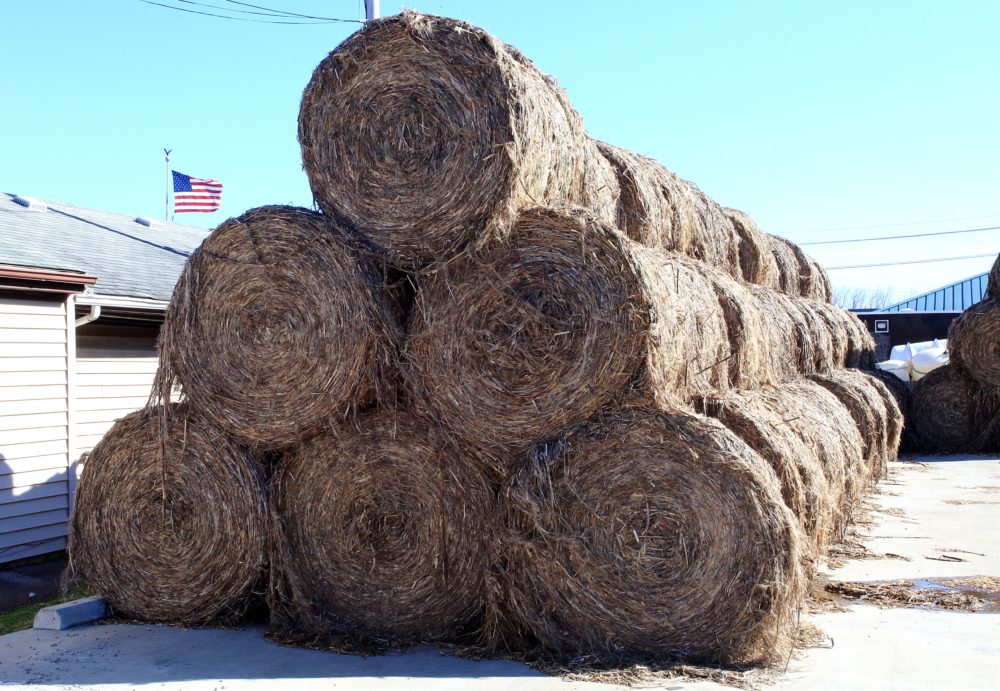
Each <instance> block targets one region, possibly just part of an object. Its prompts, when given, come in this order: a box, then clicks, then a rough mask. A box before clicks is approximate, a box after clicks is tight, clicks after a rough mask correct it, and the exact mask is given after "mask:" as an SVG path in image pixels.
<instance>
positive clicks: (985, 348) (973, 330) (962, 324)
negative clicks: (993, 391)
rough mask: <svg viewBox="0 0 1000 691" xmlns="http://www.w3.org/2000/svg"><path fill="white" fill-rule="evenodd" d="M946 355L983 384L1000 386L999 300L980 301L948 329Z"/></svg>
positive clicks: (959, 316)
mask: <svg viewBox="0 0 1000 691" xmlns="http://www.w3.org/2000/svg"><path fill="white" fill-rule="evenodd" d="M948 355H949V359H950V361H951V362H955V363H957V364H959V365H961V366H962V367H963V368H964V369H965V371H966V372H968V373H969V374H970V375H972V378H973V379H975V380H976V381H977V382H979V383H980V384H981V385H983V386H1000V300H983V301H982V302H979V303H977V304H975V305H973V306H972V307H970V308H969V309H967V310H965V311H964V312H962V313H961V314H960V315H958V318H957V319H956V320H955V321H953V322H952V323H951V326H950V327H949V328H948Z"/></svg>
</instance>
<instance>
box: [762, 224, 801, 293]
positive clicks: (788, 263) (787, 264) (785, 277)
mask: <svg viewBox="0 0 1000 691" xmlns="http://www.w3.org/2000/svg"><path fill="white" fill-rule="evenodd" d="M767 241H768V244H769V245H770V247H771V255H772V256H773V257H774V262H775V265H776V266H777V267H778V290H780V291H781V292H783V293H785V294H786V295H795V296H797V297H798V296H801V295H802V289H801V284H800V282H799V260H798V257H797V256H796V252H795V249H796V248H795V245H794V244H793V243H791V242H789V241H788V240H786V239H785V238H782V237H778V236H777V235H770V234H769V235H768V236H767Z"/></svg>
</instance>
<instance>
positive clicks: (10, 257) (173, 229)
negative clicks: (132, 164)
mask: <svg viewBox="0 0 1000 691" xmlns="http://www.w3.org/2000/svg"><path fill="white" fill-rule="evenodd" d="M14 196H15V195H13V194H8V193H0V264H9V265H14V266H28V267H35V268H41V269H62V270H65V271H82V272H84V273H88V274H91V275H94V276H97V283H96V284H95V285H94V286H93V292H94V293H95V294H98V295H115V296H125V297H138V298H149V299H153V300H164V301H167V300H170V295H171V293H173V290H174V284H175V283H176V282H177V278H178V277H179V276H180V273H181V269H182V268H183V267H184V262H185V261H186V260H187V258H188V255H189V254H190V253H191V252H192V251H194V249H195V248H197V247H198V245H200V244H201V241H202V240H204V239H205V237H206V236H207V235H208V233H209V231H207V230H205V229H204V228H195V227H194V226H187V225H181V224H178V223H164V222H159V223H156V224H154V225H153V226H152V227H147V226H144V225H142V224H140V223H137V222H136V221H135V217H134V216H128V215H125V214H116V213H110V212H108V211H100V210H98V209H88V208H85V207H81V206H74V205H72V204H64V203H62V202H51V201H45V200H39V201H41V202H42V203H43V204H44V205H45V206H46V208H44V209H38V210H34V209H27V208H25V207H23V206H21V205H20V204H17V203H16V202H14V201H13V199H14Z"/></svg>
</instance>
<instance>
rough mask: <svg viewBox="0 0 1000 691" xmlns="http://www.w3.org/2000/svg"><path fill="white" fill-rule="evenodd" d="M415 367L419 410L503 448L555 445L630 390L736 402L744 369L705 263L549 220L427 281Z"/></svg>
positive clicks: (410, 367) (409, 360)
mask: <svg viewBox="0 0 1000 691" xmlns="http://www.w3.org/2000/svg"><path fill="white" fill-rule="evenodd" d="M405 355H406V357H405V371H404V375H405V377H406V380H407V382H408V385H409V388H410V390H411V392H412V393H413V394H414V398H415V400H418V401H421V402H422V405H421V407H422V408H425V409H426V410H427V412H428V413H429V414H431V415H433V417H434V419H435V420H436V421H440V422H443V423H444V424H445V426H446V427H448V428H449V429H450V430H451V431H452V432H453V433H454V434H456V435H458V436H461V437H463V438H464V439H466V440H469V441H470V442H471V443H475V444H482V445H484V446H486V447H490V448H499V449H506V450H517V449H523V448H524V447H526V446H530V445H531V444H534V443H536V442H538V441H542V440H544V439H548V438H551V437H553V436H555V435H558V434H559V433H561V431H562V430H564V429H565V428H566V427H568V426H569V425H570V424H573V423H576V422H580V421H583V420H586V419H587V418H589V417H590V416H592V415H593V414H595V413H596V412H597V411H598V410H599V409H600V408H602V407H603V406H604V405H606V404H609V403H611V402H613V401H615V400H619V399H620V398H621V397H622V396H623V394H624V393H625V390H626V388H627V386H628V385H630V384H633V385H634V386H635V387H636V388H638V389H640V390H642V391H643V392H646V393H648V395H649V396H650V397H653V398H656V399H658V400H672V399H673V398H675V397H680V398H684V397H687V396H690V395H691V394H692V393H694V392H697V391H706V392H711V391H718V390H725V389H726V388H727V387H728V385H729V381H728V377H729V360H730V359H731V358H732V357H733V354H732V353H731V352H730V347H729V341H728V337H727V324H726V322H725V319H724V316H723V311H722V310H721V309H720V307H719V303H718V301H717V299H716V297H715V290H714V288H713V285H712V282H711V280H710V279H709V278H708V277H707V275H706V270H705V269H704V268H703V267H702V266H701V265H700V264H699V263H698V262H694V261H692V260H688V259H684V258H681V257H677V256H671V255H668V254H666V253H663V252H657V251H655V250H651V249H648V248H645V247H643V246H641V245H638V244H637V243H634V242H631V241H630V240H628V238H626V237H625V236H624V235H622V234H621V233H619V232H618V231H616V230H614V229H612V228H610V227H608V226H606V225H604V224H602V223H600V222H598V221H597V220H596V219H595V218H594V217H592V216H590V215H588V214H585V213H579V214H567V213H562V212H556V211H552V210H547V209H536V210H529V211H526V212H524V213H523V214H522V215H521V216H520V217H519V219H518V221H517V223H516V224H515V226H514V227H513V229H512V232H511V235H510V237H509V238H508V240H507V241H505V242H502V243H497V244H496V245H495V246H493V247H490V248H489V249H488V251H484V252H481V253H477V254H476V255H475V256H473V255H469V256H467V257H464V258H462V259H460V260H456V261H455V262H453V263H451V264H450V265H448V266H446V267H442V268H441V269H440V270H439V271H438V272H437V273H436V275H434V276H433V277H430V278H428V280H426V281H424V282H422V283H421V285H420V290H419V294H418V298H417V309H416V313H415V316H414V320H413V323H412V324H411V326H410V332H409V334H408V339H407V342H406V346H405Z"/></svg>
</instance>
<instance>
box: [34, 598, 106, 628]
mask: <svg viewBox="0 0 1000 691" xmlns="http://www.w3.org/2000/svg"><path fill="white" fill-rule="evenodd" d="M107 610H108V608H107V605H106V604H105V603H104V598H103V597H85V598H83V599H82V600H73V601H72V602H64V603H63V604H61V605H52V606H51V607H45V608H44V609H41V610H39V611H38V614H36V615H35V623H34V625H33V628H36V629H48V630H50V631H62V630H64V629H68V628H70V627H71V626H79V625H80V624H89V623H90V622H92V621H97V620H98V619H101V618H102V617H104V615H105V614H106V613H107Z"/></svg>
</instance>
